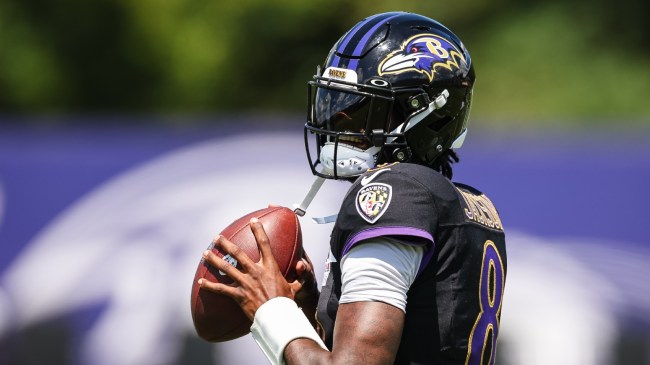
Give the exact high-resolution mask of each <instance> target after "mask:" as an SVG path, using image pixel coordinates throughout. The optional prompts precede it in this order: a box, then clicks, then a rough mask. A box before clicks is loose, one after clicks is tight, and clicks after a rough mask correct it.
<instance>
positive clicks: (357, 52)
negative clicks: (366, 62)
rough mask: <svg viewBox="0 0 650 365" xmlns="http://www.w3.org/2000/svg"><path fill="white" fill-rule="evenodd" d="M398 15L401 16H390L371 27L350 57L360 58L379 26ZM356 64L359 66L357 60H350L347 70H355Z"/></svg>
mask: <svg viewBox="0 0 650 365" xmlns="http://www.w3.org/2000/svg"><path fill="white" fill-rule="evenodd" d="M400 15H402V13H399V14H394V15H393V16H391V17H390V18H387V19H385V20H384V19H382V20H381V21H379V22H377V24H375V26H373V27H372V28H371V29H370V30H369V31H368V32H366V34H364V35H363V37H362V38H361V40H360V41H359V43H357V46H356V48H355V49H354V52H352V55H353V56H357V57H358V56H361V52H362V51H363V49H364V48H365V46H366V44H367V43H368V40H370V37H372V35H373V34H374V33H375V32H376V31H377V29H378V28H379V27H380V26H382V25H383V24H384V23H385V22H387V21H389V20H391V19H393V18H395V17H397V16H400ZM358 64H359V60H358V59H352V60H350V64H349V65H348V68H349V69H350V70H355V69H356V68H357V65H358Z"/></svg>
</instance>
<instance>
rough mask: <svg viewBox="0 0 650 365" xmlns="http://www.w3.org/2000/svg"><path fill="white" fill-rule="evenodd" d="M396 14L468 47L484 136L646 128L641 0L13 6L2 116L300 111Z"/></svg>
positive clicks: (6, 25)
mask: <svg viewBox="0 0 650 365" xmlns="http://www.w3.org/2000/svg"><path fill="white" fill-rule="evenodd" d="M393 10H405V11H413V12H418V13H421V14H424V15H427V16H430V17H432V18H435V19H437V20H439V21H441V22H442V23H443V24H445V25H447V26H449V27H450V28H452V29H453V30H454V31H455V32H456V33H457V34H458V35H459V36H460V37H461V39H463V41H464V42H465V44H466V46H467V47H468V49H469V50H470V54H471V55H472V57H473V60H474V63H475V68H476V71H477V84H476V90H475V103H474V107H473V111H472V113H473V118H474V119H476V118H479V119H481V120H486V121H489V125H488V127H489V128H512V127H517V128H520V127H523V128H526V127H529V126H530V127H534V128H546V127H552V128H556V127H568V128H573V127H577V128H580V127H584V126H592V125H598V126H599V127H603V126H605V127H609V126H612V127H615V128H617V129H618V128H628V127H629V128H637V127H642V128H644V127H647V126H648V125H650V103H649V102H648V101H647V98H648V96H649V95H650V72H648V71H649V70H650V48H649V47H647V44H646V43H647V39H648V35H649V33H650V24H648V22H645V21H644V19H643V18H644V16H645V15H644V14H648V13H650V11H649V10H650V3H648V2H643V1H640V0H620V1H618V2H617V5H616V7H614V6H613V4H612V3H611V2H607V1H602V0H597V1H589V2H588V1H586V0H572V1H559V0H551V1H537V0H533V1H529V2H526V4H523V3H521V2H516V1H514V0H481V1H473V2H470V1H458V2H454V3H449V2H442V1H426V2H423V1H417V2H416V1H375V2H372V3H366V2H348V1H343V0H331V1H327V2H326V1H322V0H316V1H310V2H304V1H298V0H282V1H274V2H265V1H261V0H242V1H238V2H229V1H225V0H220V1H204V0H167V1H164V2H160V1H153V0H142V1H129V0H96V1H93V2H86V1H82V0H63V1H57V2H46V3H41V2H38V1H35V0H7V1H3V2H2V3H0V115H78V114H84V115H85V114H94V115H97V114H99V115H114V114H120V115H124V114H126V115H142V114H145V115H166V116H169V115H174V116H196V115H211V114H215V113H264V114H276V115H281V114H283V113H292V114H294V113H303V112H304V110H305V105H304V104H305V98H306V96H305V91H306V90H305V89H306V82H307V81H308V80H309V79H310V78H311V76H312V75H313V73H314V71H315V67H316V65H317V64H318V63H320V62H322V61H323V60H324V58H325V56H326V55H327V52H328V51H329V49H330V47H331V46H332V45H333V44H334V42H335V41H336V40H337V39H338V37H340V36H341V35H342V34H343V33H344V32H345V31H346V30H347V29H349V28H350V27H351V26H352V25H353V24H355V23H356V22H357V21H359V20H360V19H362V18H363V17H365V16H368V15H371V14H373V13H377V12H382V11H393ZM37 120H39V121H40V122H41V123H55V122H54V120H59V119H51V118H45V119H37ZM168 120H173V123H186V122H187V121H186V119H184V118H182V117H181V118H173V119H168Z"/></svg>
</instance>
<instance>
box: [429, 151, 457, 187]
mask: <svg viewBox="0 0 650 365" xmlns="http://www.w3.org/2000/svg"><path fill="white" fill-rule="evenodd" d="M458 161H460V159H459V158H458V155H457V154H456V152H454V150H452V149H451V148H450V149H448V150H446V151H444V152H443V153H441V154H440V156H438V158H436V159H435V160H434V161H433V163H432V164H431V168H432V169H434V170H436V171H439V172H440V173H441V174H442V175H444V176H445V177H447V178H448V179H449V180H451V178H452V176H453V175H454V171H453V168H452V166H451V165H453V164H455V163H457V162H458Z"/></svg>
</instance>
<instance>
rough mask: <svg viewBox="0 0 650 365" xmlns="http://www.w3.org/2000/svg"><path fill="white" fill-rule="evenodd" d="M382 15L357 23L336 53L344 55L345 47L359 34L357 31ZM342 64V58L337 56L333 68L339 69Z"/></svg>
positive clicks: (333, 61)
mask: <svg viewBox="0 0 650 365" xmlns="http://www.w3.org/2000/svg"><path fill="white" fill-rule="evenodd" d="M381 15H383V14H375V15H373V16H370V17H368V18H366V19H365V20H363V21H360V22H359V23H357V25H355V26H354V27H353V28H352V29H350V31H349V32H348V34H347V35H346V36H345V38H344V39H343V40H342V41H341V43H340V44H339V47H338V48H337V49H336V52H337V53H343V50H345V47H346V46H347V45H348V43H350V40H352V37H354V35H355V34H356V33H357V31H358V30H359V29H360V28H361V27H363V26H364V25H365V24H367V23H369V22H371V21H372V20H373V19H375V18H377V17H379V16H381ZM340 62H341V58H340V57H339V56H335V57H334V59H333V60H332V66H334V67H338V66H339V63H340Z"/></svg>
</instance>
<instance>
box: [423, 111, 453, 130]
mask: <svg viewBox="0 0 650 365" xmlns="http://www.w3.org/2000/svg"><path fill="white" fill-rule="evenodd" d="M452 120H453V118H452V117H450V116H448V115H447V116H444V117H442V118H440V119H437V120H435V121H434V122H432V123H429V125H427V128H429V129H430V130H432V131H434V132H440V130H442V128H444V127H445V126H446V125H447V124H448V123H449V122H451V121H452Z"/></svg>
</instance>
